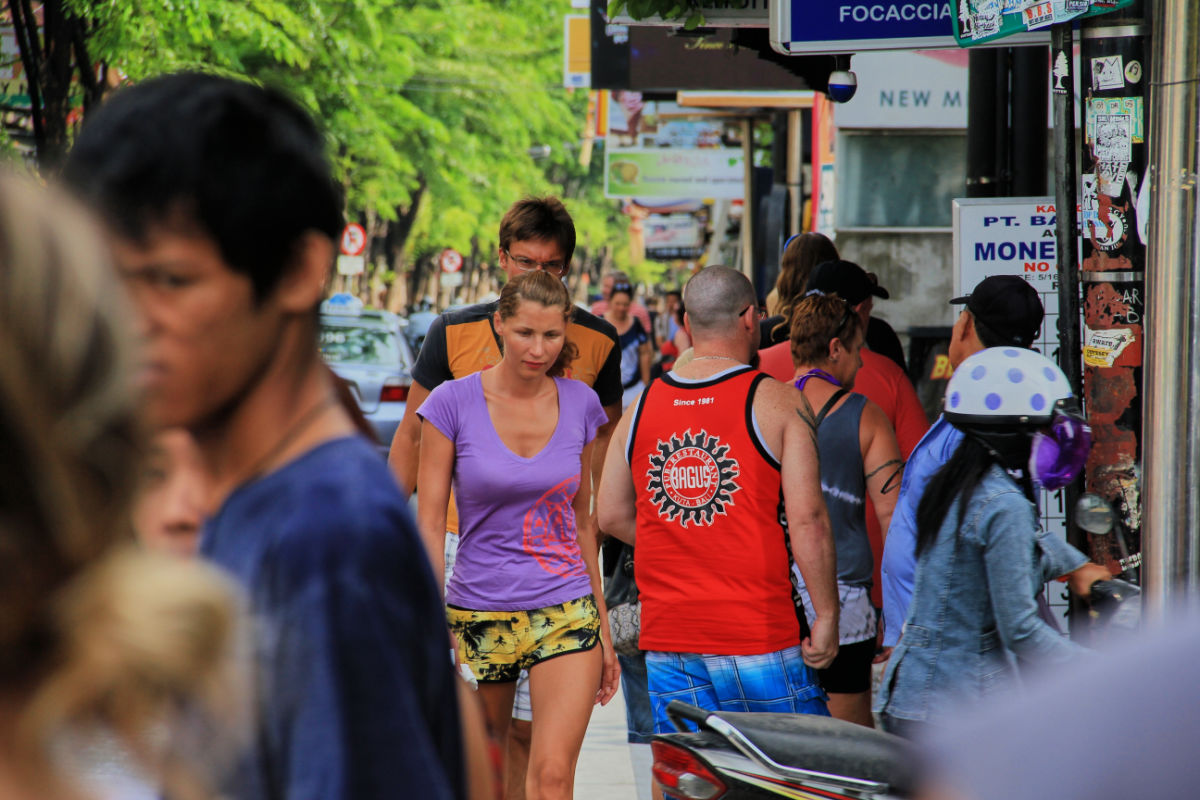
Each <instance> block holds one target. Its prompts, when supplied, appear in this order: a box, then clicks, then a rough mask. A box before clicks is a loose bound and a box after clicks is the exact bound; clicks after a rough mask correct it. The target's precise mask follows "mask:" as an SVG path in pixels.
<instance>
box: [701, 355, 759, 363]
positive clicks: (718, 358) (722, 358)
mask: <svg viewBox="0 0 1200 800" xmlns="http://www.w3.org/2000/svg"><path fill="white" fill-rule="evenodd" d="M692 361H736V362H737V363H739V364H745V363H746V362H745V361H742V360H741V359H738V358H731V357H729V356H695V357H693V358H692Z"/></svg>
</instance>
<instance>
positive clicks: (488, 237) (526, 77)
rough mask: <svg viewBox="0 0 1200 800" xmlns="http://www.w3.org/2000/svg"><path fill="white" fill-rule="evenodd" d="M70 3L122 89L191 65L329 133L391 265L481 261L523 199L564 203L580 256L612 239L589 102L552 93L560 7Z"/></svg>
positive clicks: (382, 1) (351, 197) (420, 0)
mask: <svg viewBox="0 0 1200 800" xmlns="http://www.w3.org/2000/svg"><path fill="white" fill-rule="evenodd" d="M66 1H67V2H69V3H70V4H71V7H72V9H73V10H74V11H75V13H76V14H78V15H80V16H81V17H84V18H86V19H87V20H88V21H89V23H90V37H89V43H90V48H91V52H92V55H93V56H94V57H95V58H98V59H102V60H104V61H106V62H108V63H109V64H111V65H113V66H115V67H117V68H119V69H121V70H122V71H123V72H124V73H125V74H126V75H127V76H128V77H129V78H130V79H131V80H134V81H136V80H140V79H144V78H147V77H150V76H153V75H156V74H161V73H163V72H168V71H173V70H179V69H199V70H205V71H210V72H218V73H222V74H228V75H234V76H243V77H246V78H249V79H251V80H255V81H259V82H262V83H264V84H268V85H272V86H277V87H280V88H282V89H284V90H286V91H288V92H290V93H291V94H292V95H293V96H295V97H297V98H298V99H299V100H300V101H301V102H302V103H304V104H305V105H306V106H307V107H308V108H309V109H310V110H311V111H312V112H313V113H314V114H315V115H316V116H317V117H318V118H319V119H320V120H321V121H322V123H323V124H324V126H325V129H326V131H327V135H328V137H329V141H330V146H329V151H330V153H331V156H332V158H333V161H334V164H335V169H336V171H337V173H338V175H339V177H340V178H341V179H342V181H343V182H344V184H345V187H346V191H347V211H348V214H349V216H351V217H352V218H354V217H357V218H360V219H363V221H365V222H367V223H368V228H369V229H371V230H372V232H373V233H375V234H377V235H379V236H381V237H382V236H384V235H386V241H387V243H388V246H387V248H386V250H384V251H377V255H378V256H379V257H380V259H381V260H386V261H387V264H386V266H387V268H388V269H391V270H401V269H404V268H405V266H406V265H407V264H411V263H413V262H415V261H420V260H421V259H422V258H425V259H426V260H428V256H429V255H430V254H432V253H435V252H436V251H439V250H440V249H441V248H443V247H454V248H456V249H459V250H460V251H462V252H464V253H470V252H472V245H473V244H475V245H476V249H477V250H478V251H481V252H484V253H487V252H488V251H489V250H490V243H492V242H493V241H494V239H495V235H496V234H495V232H496V228H497V225H498V223H499V220H500V217H501V216H502V214H503V212H504V210H505V209H506V208H507V207H508V206H509V205H510V204H511V203H512V201H513V200H514V199H516V198H517V197H520V196H522V195H525V194H539V193H551V192H553V193H557V194H560V195H565V196H566V197H567V200H568V203H569V205H570V206H571V209H572V211H573V212H574V214H575V216H576V218H577V221H578V223H579V227H580V237H581V245H582V246H585V247H586V246H590V247H591V248H592V249H593V250H594V249H596V248H599V247H602V246H604V245H606V244H611V240H613V239H614V238H617V237H619V236H620V235H621V234H620V233H619V230H620V228H621V227H622V223H621V222H620V221H619V218H618V215H617V213H616V209H615V208H613V205H612V203H611V202H608V201H604V200H603V199H602V198H599V197H598V196H597V195H596V193H595V192H594V191H592V189H591V184H590V182H589V181H588V180H587V169H586V168H584V167H582V166H580V165H579V163H578V161H579V159H578V155H579V153H578V147H579V144H578V143H579V140H580V137H581V135H582V130H583V122H584V117H585V113H586V103H587V95H586V92H575V93H569V92H568V91H567V90H565V89H563V88H562V87H561V75H562V73H561V70H562V35H563V34H562V17H563V14H564V13H568V12H569V10H570V9H569V4H568V3H567V2H566V0H552V2H549V3H547V2H544V0H66ZM535 145H549V146H550V157H549V158H543V159H537V160H535V159H534V158H533V157H531V155H530V148H532V147H534V146H535ZM381 241H382V239H381Z"/></svg>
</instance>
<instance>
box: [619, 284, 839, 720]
mask: <svg viewBox="0 0 1200 800" xmlns="http://www.w3.org/2000/svg"><path fill="white" fill-rule="evenodd" d="M684 307H685V308H686V309H687V313H686V314H685V316H684V324H685V326H686V327H687V329H688V332H689V333H690V335H691V336H692V341H693V346H694V349H695V354H696V355H695V358H693V359H692V361H691V362H689V363H688V364H687V365H685V366H682V367H679V368H678V369H677V370H673V371H671V372H669V373H667V374H666V375H664V376H663V377H662V379H661V380H657V381H654V382H653V383H651V384H650V386H649V387H648V388H647V389H646V391H645V392H643V393H642V395H641V397H639V398H638V400H637V401H636V402H634V403H633V404H631V405H630V406H629V408H628V409H627V410H626V412H625V414H624V416H623V417H622V419H621V422H620V423H619V424H618V426H617V429H616V431H615V433H614V435H613V438H612V442H611V444H610V446H609V449H608V454H607V460H606V463H605V465H604V471H603V474H602V478H601V482H600V489H599V495H598V497H597V503H596V507H597V510H598V511H597V513H598V516H599V523H600V527H601V529H602V530H603V531H604V532H605V533H607V534H610V535H612V536H616V537H617V538H619V539H621V540H623V541H625V542H628V543H630V544H634V545H635V546H636V555H635V558H634V571H635V575H636V579H637V584H638V589H639V596H640V599H641V601H642V623H641V625H642V627H641V638H640V646H641V648H642V650H645V651H647V652H646V666H647V675H648V683H649V689H650V699H651V705H652V707H653V709H654V717H655V730H656V732H659V733H667V732H669V731H671V730H673V726H671V724H670V723H669V722H668V721H667V718H666V713H665V708H666V704H667V702H668V701H670V700H671V699H674V698H680V699H684V700H687V701H688V702H691V703H694V704H695V705H699V706H702V707H704V708H710V709H721V710H728V711H779V712H800V713H805V712H807V713H817V714H826V713H828V712H827V710H826V708H825V695H824V692H823V691H822V690H821V688H820V685H819V684H818V682H817V678H816V675H815V672H814V668H820V667H824V666H826V665H827V664H829V663H830V662H831V661H832V660H833V658H834V656H835V655H836V654H837V639H838V636H837V621H838V597H837V589H836V580H835V566H834V564H835V558H834V546H833V538H832V535H831V532H830V525H829V517H828V514H827V513H826V510H825V503H824V500H823V499H822V496H821V484H820V465H819V463H818V458H817V451H816V426H815V423H814V420H813V414H812V409H811V408H810V407H809V406H808V404H807V403H806V402H805V401H804V399H803V397H802V396H801V395H800V393H799V392H797V391H796V390H795V389H794V388H792V387H791V386H789V385H787V384H784V383H780V382H779V381H776V380H774V379H772V378H769V377H767V376H766V375H764V374H762V373H760V372H758V370H756V369H754V368H753V367H752V366H750V364H751V363H753V362H754V360H755V357H756V356H757V351H758V317H757V314H755V313H754V310H755V309H756V308H757V303H756V299H755V295H754V289H753V287H752V286H751V285H750V282H749V281H748V280H747V279H746V278H745V276H743V275H742V274H741V273H739V272H736V271H734V270H731V269H728V268H726V267H708V268H706V269H704V270H702V271H701V272H700V273H698V274H697V275H696V276H695V277H693V278H692V279H691V281H689V282H688V285H687V287H685V289H684ZM635 531H636V536H635ZM793 557H794V559H795V561H796V564H797V565H798V566H799V567H800V571H801V573H802V574H803V576H804V580H805V583H806V584H807V585H808V586H809V587H810V588H812V587H814V586H815V593H814V606H815V611H816V619H814V620H812V621H811V630H804V628H805V627H807V626H805V624H804V623H805V621H804V620H802V619H800V618H798V617H797V611H796V606H795V605H794V603H793V600H792V583H791V579H790V577H789V567H790V559H791V558H793ZM810 575H811V576H812V577H811V579H810V577H809V576H810ZM810 580H811V581H814V582H815V583H810ZM818 596H819V598H820V599H819V600H817V599H816V598H817V597H818Z"/></svg>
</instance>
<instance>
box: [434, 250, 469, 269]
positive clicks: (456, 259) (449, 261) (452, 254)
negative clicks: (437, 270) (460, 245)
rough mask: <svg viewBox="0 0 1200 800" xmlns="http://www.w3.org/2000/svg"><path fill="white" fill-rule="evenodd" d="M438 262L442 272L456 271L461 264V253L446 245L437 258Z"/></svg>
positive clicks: (460, 267)
mask: <svg viewBox="0 0 1200 800" xmlns="http://www.w3.org/2000/svg"><path fill="white" fill-rule="evenodd" d="M438 264H439V265H440V266H441V268H442V272H458V271H459V270H460V269H462V265H463V257H462V253H460V252H458V251H457V250H452V249H451V248H449V247H447V248H446V249H445V250H443V251H442V255H441V257H440V258H438Z"/></svg>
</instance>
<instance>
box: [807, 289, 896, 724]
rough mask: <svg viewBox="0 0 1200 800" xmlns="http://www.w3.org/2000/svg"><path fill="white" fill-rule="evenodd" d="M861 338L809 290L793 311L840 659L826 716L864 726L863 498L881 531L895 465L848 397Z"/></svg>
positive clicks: (874, 426)
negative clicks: (828, 546)
mask: <svg viewBox="0 0 1200 800" xmlns="http://www.w3.org/2000/svg"><path fill="white" fill-rule="evenodd" d="M863 330H864V327H863V323H862V320H861V319H860V317H859V315H858V314H856V313H855V311H854V309H853V308H851V307H850V306H849V305H848V304H847V303H846V302H845V301H844V300H842V299H841V298H840V297H838V296H837V295H828V296H826V295H824V294H821V293H820V291H818V290H813V291H812V292H810V293H809V294H808V295H807V296H805V297H804V298H803V299H802V300H801V301H800V302H799V303H798V304H797V305H796V307H795V308H794V309H793V312H792V328H791V348H792V360H793V361H794V362H795V364H796V375H797V376H798V377H797V379H796V388H797V389H799V390H800V392H801V394H803V395H804V398H805V400H806V401H807V402H808V404H809V405H811V406H812V408H813V410H814V413H815V417H816V425H817V426H816V430H815V431H814V435H815V436H816V439H817V449H818V451H819V453H820V457H821V490H822V492H823V493H824V495H825V505H826V507H827V508H828V509H829V520H830V523H831V524H832V526H833V535H834V542H835V544H836V546H837V573H838V596H839V599H840V620H839V625H838V633H839V636H838V639H839V650H838V657H837V659H836V660H835V661H834V662H833V664H831V665H830V666H829V667H828V668H827V669H823V670H819V675H820V678H821V684H822V686H824V687H825V691H826V692H827V693H828V694H829V711H830V713H831V714H833V716H835V717H838V718H840V719H845V720H849V721H850V722H857V723H860V724H862V725H867V726H871V725H872V719H871V698H870V689H871V662H872V660H873V659H874V657H875V650H876V648H875V639H876V629H877V615H876V612H875V608H874V607H873V606H872V605H871V597H870V590H871V576H872V574H873V571H874V558H873V556H872V553H871V545H870V541H869V540H868V538H867V524H866V498H867V497H868V496H869V497H870V498H871V502H872V504H873V505H874V508H875V513H876V515H877V516H878V518H879V527H880V529H881V530H883V531H886V530H887V528H888V523H889V522H890V521H891V518H892V509H893V507H894V506H895V504H896V492H897V491H898V490H899V488H900V477H901V474H902V471H903V469H904V463H903V461H902V460H901V458H900V447H899V445H897V444H896V434H895V431H893V430H892V424H891V423H890V422H889V421H888V419H887V416H886V415H885V414H884V413H883V410H882V409H880V408H879V406H877V405H875V404H874V403H872V402H871V401H870V400H868V399H867V398H866V397H864V396H863V395H861V394H855V393H853V392H852V391H851V390H852V389H853V388H854V378H855V376H856V375H857V374H858V370H859V367H861V366H862V358H861V357H860V356H859V351H860V350H861V349H862V346H863ZM792 572H793V577H794V578H795V579H796V580H797V589H798V594H799V596H800V599H801V601H802V602H803V603H804V605H805V613H806V614H808V615H809V616H810V618H811V616H812V615H813V613H814V612H813V609H812V606H811V604H810V603H809V602H808V593H807V592H806V591H805V590H804V587H803V584H802V583H800V582H799V575H798V573H797V572H796V570H793V571H792Z"/></svg>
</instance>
